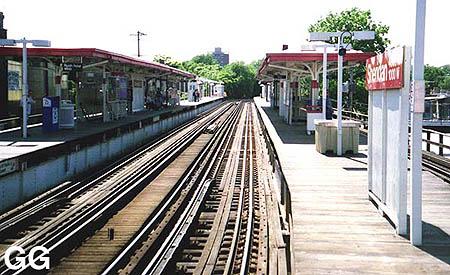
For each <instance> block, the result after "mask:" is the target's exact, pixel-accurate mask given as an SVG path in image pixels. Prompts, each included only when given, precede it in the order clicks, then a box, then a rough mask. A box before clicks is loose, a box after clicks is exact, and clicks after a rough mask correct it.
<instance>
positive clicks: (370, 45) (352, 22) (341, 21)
mask: <svg viewBox="0 0 450 275" xmlns="http://www.w3.org/2000/svg"><path fill="white" fill-rule="evenodd" d="M369 30H370V31H375V39H374V40H371V41H357V40H352V41H351V42H350V38H346V39H344V42H346V43H349V42H350V43H351V44H352V47H353V49H355V50H362V51H364V52H376V53H380V52H384V50H385V49H386V47H387V46H388V45H389V43H390V41H389V39H388V38H387V37H386V35H387V33H388V31H389V26H387V25H383V24H381V23H380V22H376V21H374V20H373V19H372V15H371V12H370V10H367V11H365V10H361V9H358V8H352V9H350V10H344V11H342V12H340V13H330V14H328V15H327V16H326V17H325V18H321V19H320V20H318V21H317V22H316V23H314V24H312V25H310V26H309V28H308V31H309V32H338V31H369ZM330 42H331V43H337V40H335V41H330Z"/></svg>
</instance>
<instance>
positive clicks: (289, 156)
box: [255, 100, 450, 274]
mask: <svg viewBox="0 0 450 275" xmlns="http://www.w3.org/2000/svg"><path fill="white" fill-rule="evenodd" d="M255 101H256V102H257V104H259V105H260V104H261V102H260V101H258V100H255ZM264 112H265V113H267V115H268V117H266V120H265V124H266V127H268V128H270V129H269V134H271V137H272V139H273V140H274V143H275V147H276V148H277V151H278V154H279V157H280V161H281V165H282V169H283V171H284V173H285V177H286V179H287V182H288V184H289V188H290V190H291V197H292V199H293V201H292V208H293V221H294V226H293V228H294V235H293V242H294V244H293V247H294V249H295V255H294V257H295V270H296V274H368V273H370V274H400V273H405V274H450V237H449V234H450V185H449V184H446V183H444V182H442V181H441V180H440V179H438V178H436V177H435V176H433V175H431V174H430V173H428V172H424V176H423V179H424V186H423V189H424V191H423V220H424V225H423V226H424V246H422V247H420V248H417V247H414V246H412V245H410V243H409V240H408V239H407V238H408V236H406V237H402V236H397V235H396V234H395V230H394V228H393V227H392V226H391V225H390V224H389V222H388V221H387V220H386V219H385V218H383V217H382V216H380V214H379V213H378V212H377V210H376V208H375V207H374V205H373V204H372V203H371V202H370V201H369V200H368V195H367V166H366V164H365V162H366V156H365V155H362V154H361V155H360V156H359V157H357V158H353V159H350V158H345V157H340V158H338V157H327V156H324V155H321V154H319V153H317V152H316V151H315V146H314V140H313V137H309V136H306V135H305V134H304V133H305V129H304V126H287V125H286V124H285V123H284V122H282V121H281V118H279V116H278V115H277V113H276V112H275V111H273V110H271V109H269V108H264ZM264 116H265V115H263V117H264ZM269 118H270V120H269ZM272 124H273V125H272ZM364 147H365V146H360V148H361V149H363V150H364ZM363 153H366V152H363Z"/></svg>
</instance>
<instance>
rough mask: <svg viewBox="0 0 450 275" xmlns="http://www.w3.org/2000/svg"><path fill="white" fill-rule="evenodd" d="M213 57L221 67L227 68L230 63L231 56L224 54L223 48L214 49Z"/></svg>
mask: <svg viewBox="0 0 450 275" xmlns="http://www.w3.org/2000/svg"><path fill="white" fill-rule="evenodd" d="M212 55H213V57H214V59H215V60H217V62H219V64H220V65H221V66H225V65H227V64H228V63H230V56H229V55H228V54H227V53H224V52H222V49H221V48H214V52H213V53H212Z"/></svg>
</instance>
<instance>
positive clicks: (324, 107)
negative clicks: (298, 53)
mask: <svg viewBox="0 0 450 275" xmlns="http://www.w3.org/2000/svg"><path fill="white" fill-rule="evenodd" d="M337 47H338V45H336V44H322V45H303V46H302V51H309V50H311V51H315V50H316V48H323V60H322V62H323V64H322V79H323V81H322V116H323V119H327V71H328V70H327V68H328V65H327V61H328V58H327V57H328V52H327V50H328V48H337Z"/></svg>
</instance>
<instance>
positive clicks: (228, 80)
mask: <svg viewBox="0 0 450 275" xmlns="http://www.w3.org/2000/svg"><path fill="white" fill-rule="evenodd" d="M154 61H156V62H159V63H162V64H166V65H169V66H172V67H175V68H179V69H182V70H186V71H188V72H191V73H193V74H195V75H198V76H201V77H205V78H208V79H211V80H216V81H220V82H223V83H224V84H225V91H226V92H227V93H228V94H229V95H230V96H231V97H234V98H242V97H244V98H251V97H253V96H255V95H258V94H259V86H258V85H257V80H256V73H257V71H258V69H259V66H260V64H261V61H260V60H258V61H254V62H252V63H250V64H248V65H247V64H245V63H243V62H234V63H231V64H228V65H226V66H224V67H221V66H220V65H219V63H218V62H217V61H216V60H215V59H214V58H213V56H212V54H201V55H197V56H194V57H193V58H192V59H191V60H188V61H183V62H179V61H176V60H173V59H172V58H171V57H169V56H165V55H156V56H155V58H154Z"/></svg>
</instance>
